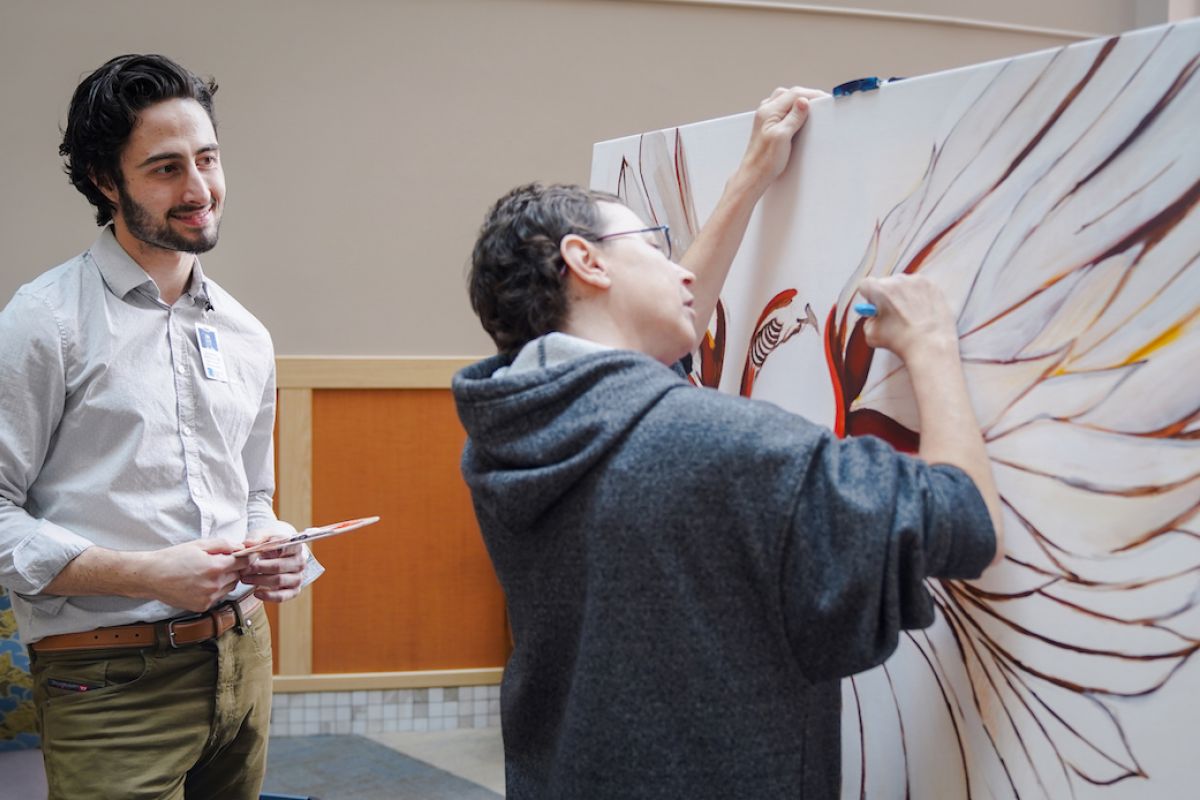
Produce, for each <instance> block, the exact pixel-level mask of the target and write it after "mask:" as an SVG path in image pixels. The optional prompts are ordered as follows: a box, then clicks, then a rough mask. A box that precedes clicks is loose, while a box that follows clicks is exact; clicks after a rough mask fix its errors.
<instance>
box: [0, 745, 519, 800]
mask: <svg viewBox="0 0 1200 800" xmlns="http://www.w3.org/2000/svg"><path fill="white" fill-rule="evenodd" d="M267 761H268V763H267V777H266V780H265V781H264V782H263V792H264V794H280V795H289V796H293V797H313V798H320V800H407V799H408V798H413V800H418V799H419V800H495V798H499V797H503V796H504V752H503V747H502V745H501V741H500V731H499V730H498V729H496V728H482V729H464V730H457V731H438V732H430V733H390V734H388V733H385V734H379V735H376V736H373V737H372V738H366V737H363V736H305V737H291V738H289V737H282V738H273V739H272V740H271V748H270V755H269V756H268V759H267ZM0 775H2V776H3V780H0V800H44V798H45V797H46V778H45V775H44V773H43V772H42V764H41V751H40V750H17V751H10V752H0Z"/></svg>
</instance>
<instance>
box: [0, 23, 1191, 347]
mask: <svg viewBox="0 0 1200 800" xmlns="http://www.w3.org/2000/svg"><path fill="white" fill-rule="evenodd" d="M1191 2H1193V0H1169V2H1168V0H1162V1H1161V2H1155V0H1094V1H1093V0H1071V1H1070V2H1067V1H1066V0H1063V2H1057V3H1047V2H1044V1H1042V0H1038V1H1037V2H1034V0H1020V2H1008V3H1003V4H1001V3H996V2H991V1H989V2H985V0H956V1H955V2H952V1H951V0H909V2H907V3H900V2H898V0H858V2H854V3H849V2H847V3H831V4H830V5H831V6H832V8H833V11H835V12H840V11H842V10H844V9H846V8H858V9H866V10H868V11H875V12H878V11H887V10H889V9H890V10H892V11H906V12H913V13H917V14H922V15H946V16H952V17H955V18H959V19H961V18H964V17H970V18H974V19H975V20H977V21H980V20H982V21H984V22H988V21H991V22H998V23H1002V24H1003V25H1005V26H1008V27H996V26H990V27H989V25H987V24H974V25H967V26H963V25H961V24H958V23H953V22H949V21H941V22H939V21H938V20H931V19H923V20H910V21H905V20H901V19H898V18H896V17H894V16H892V17H888V16H880V15H875V16H872V15H870V14H867V15H862V14H859V15H848V14H845V13H821V12H819V11H812V10H811V8H810V7H805V8H800V9H796V8H787V6H788V5H789V4H788V3H787V2H785V1H784V2H775V3H754V2H749V3H737V2H724V3H721V2H644V1H642V0H440V1H439V0H407V2H406V1H404V0H391V1H390V2H389V1H386V0H340V2H336V3H335V2H319V1H318V0H257V2H244V1H243V0H208V2H206V3H202V4H196V3H184V2H178V1H177V0H125V1H124V2H115V1H110V2H94V0H88V1H84V0H0V74H3V76H4V78H3V82H2V83H0V109H3V110H2V112H0V181H2V185H3V190H2V191H0V242H3V243H4V244H3V266H2V267H0V302H5V301H6V300H7V298H8V297H9V296H10V295H11V294H12V292H13V291H14V290H15V289H16V287H17V286H18V285H20V284H21V283H23V282H25V281H27V280H29V279H31V278H33V277H34V276H35V275H37V274H38V273H39V272H41V271H42V270H44V269H45V268H47V267H49V266H51V265H53V264H55V263H58V262H60V261H62V260H65V259H67V258H69V257H70V256H72V255H74V254H75V253H77V252H79V251H80V250H82V249H83V248H85V247H86V246H87V245H88V244H89V243H90V242H91V240H92V238H93V237H94V235H95V228H94V226H93V225H92V224H91V217H90V209H89V207H87V206H86V203H85V201H84V200H83V198H82V197H81V196H79V195H78V194H77V193H75V191H74V190H73V189H71V188H70V187H69V186H68V185H67V183H66V180H65V178H64V177H63V175H62V173H61V171H60V164H59V159H58V157H57V154H56V147H57V139H58V126H59V125H60V124H61V122H62V121H63V120H64V118H65V112H66V106H67V102H68V100H69V97H70V93H71V91H72V90H73V88H74V86H75V84H76V83H77V81H78V80H79V78H80V77H81V76H82V75H83V74H85V73H86V72H88V71H90V70H91V69H93V68H95V67H96V66H98V65H99V64H100V63H101V62H103V61H104V60H105V59H107V58H108V57H110V56H112V55H115V54H118V53H122V52H134V51H140V52H151V51H157V52H163V53H166V54H168V55H170V56H172V57H174V58H176V59H178V60H179V61H181V62H182V63H184V64H185V65H187V66H189V67H191V68H192V69H194V70H196V71H198V72H201V73H205V74H212V75H214V76H215V77H216V78H217V80H218V82H219V83H220V84H221V90H220V93H219V94H218V96H217V111H218V116H219V119H220V123H221V143H222V149H223V154H224V161H225V168H226V173H227V179H228V183H229V202H228V207H227V212H226V218H225V223H224V226H223V229H222V233H223V236H222V240H221V245H220V247H218V248H217V249H216V250H215V251H213V252H212V253H210V254H208V255H206V256H205V258H204V263H205V266H206V270H207V271H208V272H209V273H210V274H211V275H213V276H214V277H216V278H217V280H219V281H220V282H221V283H222V284H223V285H224V286H225V287H226V288H228V289H230V290H231V291H232V292H233V293H234V294H235V295H236V296H238V298H239V299H240V300H242V301H243V302H244V303H245V304H246V305H247V306H249V307H250V308H251V310H253V311H254V312H255V313H257V314H258V315H259V317H260V318H262V319H263V321H264V322H266V323H267V325H268V326H269V327H270V328H271V329H272V331H273V332H274V335H275V338H276V342H277V345H278V349H279V352H280V353H283V354H396V355H453V354H466V355H470V354H484V353H487V352H490V349H491V348H490V343H489V342H488V340H487V339H486V337H485V336H484V335H483V334H482V332H481V331H480V330H479V327H478V324H477V322H476V321H475V318H474V317H473V315H472V313H471V311H470V308H469V306H468V304H467V302H466V299H465V293H464V290H463V280H464V273H465V263H466V259H467V256H468V254H469V250H470V246H471V243H472V240H473V234H474V231H475V229H476V227H477V225H478V223H479V220H480V219H481V217H482V214H483V212H484V210H485V209H486V207H487V205H488V204H489V203H490V202H491V201H492V200H494V199H495V198H496V197H497V196H498V195H499V194H500V193H502V192H503V191H505V190H507V189H508V188H510V187H511V186H513V185H514V184H516V183H518V182H521V181H527V180H533V179H539V180H547V181H577V182H580V181H585V180H586V179H587V175H588V167H589V158H590V153H591V145H592V143H593V142H595V141H598V140H602V139H608V138H613V137H617V136H621V135H625V134H629V133H633V132H637V131H642V130H646V129H650V128H655V127H662V126H668V125H672V124H677V123H684V122H690V121H695V120H699V119H704V118H708V117H714V116H719V115H724V114H730V113H735V112H738V111H741V110H743V109H746V108H749V107H751V106H752V105H753V104H754V103H755V102H757V100H758V99H759V98H760V97H761V96H762V95H763V94H764V93H766V92H767V91H769V90H770V89H771V88H772V87H773V86H775V85H776V84H780V83H789V82H805V83H808V84H809V85H815V86H821V87H825V88H828V87H830V86H832V85H833V84H835V83H838V82H840V81H843V80H846V79H849V78H854V77H860V76H862V75H871V74H878V75H915V74H921V73H925V72H930V71H934V70H939V69H945V68H949V67H954V66H961V65H965V64H970V63H975V62H979V61H984V60H988V59H993V58H1000V57H1004V56H1009V55H1014V54H1017V53H1022V52H1027V51H1031V50H1036V49H1042V48H1046V47H1053V46H1057V45H1060V44H1064V43H1067V42H1069V41H1071V40H1072V38H1073V37H1072V35H1070V33H1069V32H1070V31H1078V32H1099V33H1111V32H1116V31H1119V30H1122V29H1124V28H1128V27H1134V26H1136V25H1139V24H1148V23H1153V22H1159V21H1165V20H1166V19H1167V17H1168V15H1169V14H1180V13H1182V12H1180V11H1179V9H1180V8H1183V6H1184V4H1186V3H1191ZM1193 4H1194V3H1193ZM791 5H796V4H791ZM772 6H776V7H777V8H772ZM806 8H808V9H809V10H806ZM1020 25H1026V26H1032V27H1033V28H1038V29H1045V28H1054V29H1060V30H1063V31H1067V33H1065V34H1063V33H1060V34H1051V33H1047V32H1045V31H1044V30H1025V31H1023V30H1019V29H1016V28H1015V27H1013V26H1020Z"/></svg>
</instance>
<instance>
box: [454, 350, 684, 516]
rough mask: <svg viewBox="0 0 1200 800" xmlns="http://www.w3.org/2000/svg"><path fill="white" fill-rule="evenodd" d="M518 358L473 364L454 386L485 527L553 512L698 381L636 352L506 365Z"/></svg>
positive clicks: (468, 471)
mask: <svg viewBox="0 0 1200 800" xmlns="http://www.w3.org/2000/svg"><path fill="white" fill-rule="evenodd" d="M508 364H509V360H508V359H507V358H505V357H504V356H493V357H492V358H489V359H486V360H484V361H481V362H479V363H477V364H473V365H471V366H469V367H467V368H465V369H463V370H461V371H459V372H458V374H456V375H455V376H454V380H453V382H452V383H451V388H452V391H453V393H454V399H455V402H456V404H457V407H458V416H459V419H460V420H461V421H462V424H463V427H464V428H466V431H467V436H468V439H467V443H466V446H465V448H464V450H463V457H462V472H463V477H464V478H465V479H466V481H467V485H468V486H469V487H470V488H471V493H472V496H473V498H474V500H475V508H476V513H477V514H478V515H479V516H480V524H481V525H482V524H486V523H487V522H496V523H499V524H500V525H502V526H503V527H505V528H506V529H508V531H509V532H510V533H517V532H520V531H521V530H523V529H525V528H527V527H528V526H530V525H531V524H532V523H533V522H535V521H536V520H537V519H538V518H539V517H540V516H541V515H542V514H544V513H545V512H546V510H547V509H548V508H549V507H550V506H552V505H553V504H554V503H555V502H557V501H558V499H559V498H561V497H562V496H563V494H565V493H566V492H568V491H569V490H570V489H571V488H572V487H573V486H575V484H576V483H577V482H578V481H579V480H580V479H581V478H582V477H584V476H585V475H586V474H587V473H588V472H589V471H590V470H591V469H592V468H593V467H594V466H595V465H596V464H597V463H598V462H600V461H601V460H602V459H604V458H605V457H606V456H607V455H608V454H609V453H610V451H611V450H612V448H613V447H614V446H616V445H617V444H618V443H619V442H620V441H621V440H622V439H623V438H624V436H625V435H626V433H627V432H628V431H629V430H630V428H632V427H633V426H634V425H636V424H637V422H638V420H640V419H641V418H642V417H643V416H644V415H645V414H646V413H647V412H648V411H649V410H650V409H651V408H653V407H654V406H655V404H657V403H658V402H659V401H660V400H662V398H663V396H664V395H665V394H666V393H667V392H669V391H670V390H671V389H675V388H684V387H687V385H688V384H687V383H685V382H684V380H683V379H682V378H681V377H680V376H679V375H678V374H676V373H675V372H674V371H673V370H671V369H670V368H669V367H666V366H663V365H662V364H660V363H658V362H657V361H655V360H653V359H651V358H649V357H648V356H645V355H642V354H640V353H637V352H633V351H629V350H606V351H603V352H598V353H592V354H590V355H585V356H581V357H579V358H573V359H571V360H569V361H565V362H562V363H559V364H555V365H552V366H546V367H539V368H535V369H530V370H524V371H519V372H517V371H509V370H502V368H504V367H507V366H508ZM497 370H502V371H501V374H499V375H497V374H496V373H497ZM485 515H486V518H485Z"/></svg>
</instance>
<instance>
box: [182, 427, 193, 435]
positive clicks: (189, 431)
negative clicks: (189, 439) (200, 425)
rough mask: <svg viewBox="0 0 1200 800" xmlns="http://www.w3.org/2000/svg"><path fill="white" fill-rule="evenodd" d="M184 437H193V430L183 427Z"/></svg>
mask: <svg viewBox="0 0 1200 800" xmlns="http://www.w3.org/2000/svg"><path fill="white" fill-rule="evenodd" d="M183 435H184V436H191V435H192V429H191V428H189V427H188V426H187V425H184V426H183Z"/></svg>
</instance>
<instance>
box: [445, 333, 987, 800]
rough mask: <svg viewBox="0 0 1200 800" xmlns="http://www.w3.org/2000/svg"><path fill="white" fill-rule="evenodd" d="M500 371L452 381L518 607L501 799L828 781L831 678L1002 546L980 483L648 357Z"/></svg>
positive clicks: (484, 508) (723, 794) (476, 495)
mask: <svg viewBox="0 0 1200 800" xmlns="http://www.w3.org/2000/svg"><path fill="white" fill-rule="evenodd" d="M534 344H535V345H536V344H537V343H536V342H535V343H534ZM543 363H544V362H543ZM507 364H508V361H507V360H506V359H504V358H503V357H501V356H496V357H493V358H490V359H488V360H486V361H483V362H480V363H478V364H475V365H473V366H471V367H468V368H466V369H464V370H462V371H461V372H460V373H459V374H458V375H456V376H455V378H454V382H453V391H454V396H455V399H456V401H457V403H458V412H459V416H460V418H461V419H462V422H463V425H464V426H465V427H466V430H467V434H468V437H469V438H468V441H467V444H466V448H465V450H464V453H463V460H462V470H463V475H464V476H465V478H466V480H467V483H468V485H469V486H470V489H471V494H472V498H473V500H474V505H475V512H476V515H477V517H478V519H479V524H480V527H481V529H482V531H483V537H484V540H485V542H486V544H487V548H488V552H489V553H490V555H491V558H492V562H493V564H494V565H495V568H496V572H497V574H498V576H499V579H500V582H501V584H502V586H503V588H504V592H505V595H506V597H507V600H508V609H509V615H510V620H511V624H512V632H513V640H514V650H513V653H512V656H511V658H510V659H509V662H508V665H507V668H506V669H505V673H504V682H503V687H502V691H501V714H502V724H503V733H504V750H505V763H506V773H507V791H508V797H509V798H513V800H523V799H524V798H671V799H672V800H674V799H675V798H690V799H696V798H714V799H715V798H721V799H722V800H727V799H728V798H753V799H754V800H767V799H768V798H788V800H795V799H796V798H799V797H807V798H833V797H836V795H837V792H838V787H839V784H840V776H841V755H840V727H839V725H840V703H841V694H840V691H841V690H840V686H839V679H840V678H843V677H845V676H848V675H852V674H854V673H856V672H860V671H862V670H865V669H868V668H870V667H873V666H875V665H877V664H879V663H881V662H882V661H883V660H884V659H885V658H886V657H887V656H888V655H889V654H890V653H891V652H892V651H893V650H894V649H895V647H896V643H897V638H898V635H899V632H900V630H901V629H903V628H917V627H923V626H927V625H929V624H930V623H931V622H932V620H933V605H932V601H931V598H930V596H929V594H928V592H927V591H926V589H925V587H924V586H923V583H922V582H923V580H924V579H925V578H926V577H944V578H967V577H975V576H977V575H978V574H979V573H980V572H981V571H982V570H983V568H984V567H985V566H986V565H987V564H988V562H989V561H990V559H991V558H992V555H993V553H994V548H995V539H994V535H993V531H992V526H991V522H990V520H989V517H988V513H987V509H986V507H985V506H984V503H983V500H982V499H981V497H980V495H979V493H978V491H977V490H976V489H975V486H974V484H973V483H972V482H971V480H970V479H969V478H968V477H967V476H966V475H965V474H964V473H963V472H962V471H960V470H958V469H956V468H954V467H950V466H946V465H937V466H929V465H927V464H925V463H924V462H922V461H920V460H918V459H915V458H911V457H908V456H904V455H901V454H898V453H896V452H895V451H894V450H893V449H892V448H891V447H890V446H888V445H887V444H886V443H884V442H882V441H880V440H878V439H874V438H870V437H866V438H860V439H852V440H847V441H840V440H838V439H837V438H836V437H835V436H834V435H833V434H832V433H831V432H830V431H828V430H827V429H824V428H820V427H818V426H816V425H813V424H812V423H809V422H807V421H806V420H804V419H802V418H800V417H798V416H796V415H794V414H790V413H787V412H785V411H783V410H781V409H780V408H778V407H776V406H774V405H772V404H770V403H765V402H761V401H754V400H746V399H742V398H737V397H730V396H727V395H723V394H718V393H717V392H714V391H711V390H707V389H697V388H694V387H692V386H691V385H690V384H688V383H687V382H685V381H684V380H682V379H681V378H680V377H679V375H678V374H677V373H676V372H674V371H672V370H671V369H669V368H667V367H665V366H663V365H661V364H659V363H657V362H655V361H654V360H652V359H650V358H648V357H646V356H643V355H641V354H638V353H634V352H630V351H624V350H609V351H605V352H597V353H591V354H588V355H584V356H582V357H577V358H572V359H570V360H567V361H564V362H562V363H557V364H554V363H551V364H548V365H546V366H537V365H536V364H535V368H533V369H525V370H510V369H505V367H506V366H507ZM497 370H500V374H499V375H496V376H495V377H493V376H494V375H495V373H496V372H497Z"/></svg>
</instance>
